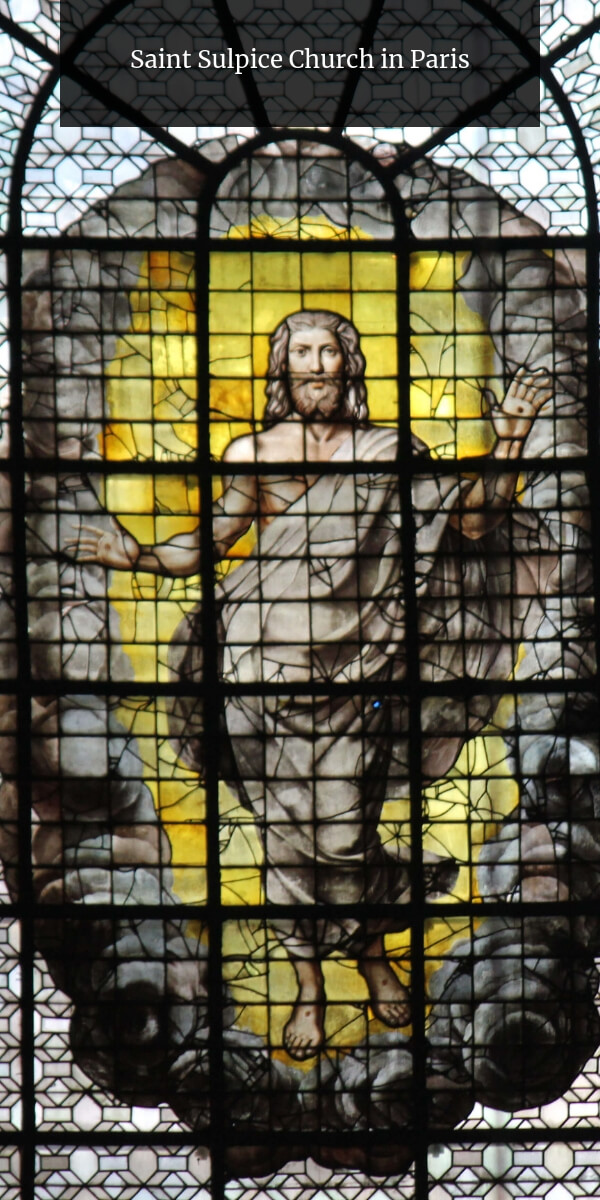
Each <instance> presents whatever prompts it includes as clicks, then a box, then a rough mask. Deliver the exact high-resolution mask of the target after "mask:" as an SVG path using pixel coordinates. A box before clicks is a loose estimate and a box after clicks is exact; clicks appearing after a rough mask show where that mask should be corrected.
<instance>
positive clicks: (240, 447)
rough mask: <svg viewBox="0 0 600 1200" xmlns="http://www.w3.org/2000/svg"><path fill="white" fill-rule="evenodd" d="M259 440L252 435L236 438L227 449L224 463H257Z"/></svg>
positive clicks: (247, 434)
mask: <svg viewBox="0 0 600 1200" xmlns="http://www.w3.org/2000/svg"><path fill="white" fill-rule="evenodd" d="M256 449H257V438H256V437H255V435H254V434H252V433H246V434H244V435H243V436H242V437H239V438H234V440H233V441H232V442H230V443H229V445H228V446H227V447H226V449H225V453H224V454H223V462H233V463H236V462H256Z"/></svg>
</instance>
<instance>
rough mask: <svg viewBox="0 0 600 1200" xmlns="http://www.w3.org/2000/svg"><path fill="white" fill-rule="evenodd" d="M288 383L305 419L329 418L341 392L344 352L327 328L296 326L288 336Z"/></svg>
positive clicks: (296, 407) (341, 396)
mask: <svg viewBox="0 0 600 1200" xmlns="http://www.w3.org/2000/svg"><path fill="white" fill-rule="evenodd" d="M288 386H289V390H290V398H291V401H292V404H293V406H294V410H295V411H296V412H297V413H299V415H300V416H301V417H303V419H304V420H305V421H318V420H321V421H331V420H333V419H334V418H335V417H336V415H337V414H338V413H339V411H340V408H341V405H342V400H343V396H344V387H345V383H344V354H343V351H342V348H341V346H340V343H339V342H338V339H337V337H336V335H335V333H333V332H332V331H331V330H330V329H319V328H316V329H314V328H312V329H310V328H309V329H299V330H296V331H295V332H294V333H292V334H291V336H290V342H289V347H288Z"/></svg>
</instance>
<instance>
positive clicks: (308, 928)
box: [68, 310, 552, 1060]
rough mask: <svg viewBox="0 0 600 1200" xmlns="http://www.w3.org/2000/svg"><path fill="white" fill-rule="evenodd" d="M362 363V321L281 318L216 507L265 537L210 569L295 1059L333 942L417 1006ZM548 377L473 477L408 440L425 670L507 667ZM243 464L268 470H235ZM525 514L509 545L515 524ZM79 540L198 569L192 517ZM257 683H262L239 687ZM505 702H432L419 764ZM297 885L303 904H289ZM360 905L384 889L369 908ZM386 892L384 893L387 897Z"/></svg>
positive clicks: (523, 402)
mask: <svg viewBox="0 0 600 1200" xmlns="http://www.w3.org/2000/svg"><path fill="white" fill-rule="evenodd" d="M364 372H365V360H364V357H363V355H362V353H361V349H360V342H359V335H358V332H357V330H356V329H355V327H354V325H352V323H351V322H350V321H348V320H346V319H345V318H344V317H342V316H340V315H339V314H337V313H333V312H324V311H313V310H311V311H303V312H298V313H295V314H293V315H291V316H288V317H287V318H286V319H285V320H284V321H282V322H281V324H280V325H279V326H278V328H277V329H276V330H275V332H274V333H273V335H272V337H271V355H270V362H269V368H268V378H267V388H266V391H267V405H266V409H265V414H264V420H263V426H262V430H261V431H260V432H257V433H254V434H248V435H245V436H242V437H238V438H236V439H235V440H233V441H232V442H231V443H230V444H229V446H228V447H227V449H226V451H225V454H224V461H225V462H226V463H227V465H228V473H227V475H226V477H225V479H224V489H223V494H222V496H221V498H220V499H219V500H218V501H217V503H216V504H215V507H214V512H213V531H214V545H215V554H216V557H217V558H221V557H223V556H225V555H227V553H228V551H229V550H230V548H231V547H232V546H233V545H234V543H235V542H236V541H237V540H238V538H240V536H241V535H242V534H244V533H245V532H246V531H247V530H248V529H249V527H250V526H251V524H252V523H254V525H255V529H256V537H257V541H256V546H255V549H254V550H253V552H252V553H251V554H250V555H249V556H248V557H247V558H246V559H245V561H244V562H243V563H242V564H241V565H240V566H239V567H237V568H236V569H235V570H232V571H230V572H229V574H228V575H227V576H226V577H225V579H224V581H223V582H222V583H221V584H220V586H219V588H218V589H217V600H218V607H219V622H220V646H219V653H220V673H221V678H222V679H223V681H225V682H227V683H235V684H236V685H238V687H237V689H232V694H229V695H228V696H227V698H226V701H225V722H226V728H227V734H228V738H229V741H230V746H231V750H232V761H233V764H234V766H233V771H232V768H231V767H229V768H228V771H229V772H230V773H231V772H232V773H233V774H234V775H235V779H234V780H233V785H234V786H235V787H236V788H237V789H238V793H239V794H240V795H241V796H242V798H243V800H244V802H245V803H246V804H247V805H248V806H249V807H250V808H251V809H252V811H253V813H254V816H255V820H256V824H257V829H258V832H259V835H260V838H261V840H262V844H263V849H264V880H265V893H266V900H267V904H269V905H277V906H278V907H277V911H276V912H274V914H273V917H272V919H271V921H270V923H271V925H272V927H273V928H274V930H275V932H276V933H277V935H278V937H279V939H280V940H281V942H282V943H283V945H284V946H285V948H286V950H287V952H288V955H289V957H290V960H291V962H292V964H293V967H294V971H295V974H296V979H297V988H298V990H297V997H296V1001H295V1004H294V1006H293V1011H292V1014H291V1016H290V1018H289V1020H288V1022H287V1025H286V1026H285V1030H284V1045H285V1047H286V1049H287V1051H288V1053H289V1054H290V1055H291V1056H292V1057H294V1058H296V1059H299V1060H302V1059H306V1058H309V1057H310V1056H312V1055H314V1054H315V1053H317V1051H318V1050H319V1048H320V1047H321V1046H322V1044H323V1042H324V1037H325V1035H324V1015H325V1007H326V997H325V988H324V979H323V971H322V965H321V964H322V961H323V959H324V958H326V957H327V956H328V955H331V954H332V953H338V952H342V953H343V954H345V955H346V956H347V957H351V958H356V959H357V963H358V970H359V971H360V973H361V975H362V976H363V978H364V979H365V981H366V984H367V988H368V992H369V997H370V1003H371V1007H372V1009H373V1012H374V1013H375V1015H376V1016H377V1017H378V1018H379V1019H380V1020H381V1021H382V1022H384V1024H386V1025H388V1026H390V1027H392V1028H398V1027H401V1026H403V1025H405V1024H407V1023H408V1022H409V1019H410V1006H409V994H408V991H407V989H406V988H405V987H404V986H403V984H402V983H401V982H400V979H399V977H398V976H397V974H396V973H395V971H394V969H393V967H392V964H391V963H390V962H389V960H388V958H387V956H386V951H385V945H384V935H385V933H386V932H390V931H392V930H395V931H398V930H401V929H403V928H405V927H406V920H404V921H403V920H402V918H401V912H402V909H401V907H400V906H401V905H402V903H406V902H407V900H408V899H409V898H410V867H409V864H407V861H406V859H403V858H402V856H401V855H397V856H393V855H392V854H390V853H388V851H387V850H386V849H384V847H383V845H382V842H381V838H380V835H379V832H378V822H379V818H380V814H381V809H382V805H383V803H384V801H385V799H386V796H387V795H390V792H391V791H393V790H394V788H395V791H396V793H397V791H398V787H399V781H400V784H401V782H402V780H404V783H405V782H406V777H407V773H408V768H407V761H408V758H407V714H408V699H407V698H406V694H405V688H406V684H405V685H404V690H403V685H402V681H403V679H405V672H406V661H405V644H406V639H405V623H404V609H405V578H404V576H405V571H404V569H403V561H402V554H403V545H404V544H405V543H403V542H402V540H401V532H402V520H403V519H404V520H406V515H405V514H404V516H403V514H402V504H401V495H400V493H401V489H400V486H399V478H398V469H397V468H395V467H394V462H395V460H396V459H397V453H398V434H397V430H396V429H394V428H391V427H382V426H376V425H374V424H372V423H371V422H370V421H369V415H368V408H367V392H366V387H365V382H364ZM551 394H552V389H551V381H550V378H549V376H548V375H547V374H546V373H545V372H544V371H536V372H531V371H528V370H527V368H523V369H522V370H521V371H519V372H518V373H517V375H516V376H515V378H514V379H513V381H512V382H511V384H510V386H509V388H508V391H507V393H506V396H505V398H504V401H503V403H502V404H496V405H495V406H494V407H492V409H491V418H492V422H493V426H494V431H495V434H496V444H495V446H494V449H493V451H492V455H491V457H492V458H493V460H495V463H494V467H493V469H491V470H488V471H486V472H485V473H484V472H482V473H481V475H479V476H478V477H476V478H473V476H472V475H471V476H470V477H469V478H463V477H461V476H460V475H459V474H458V473H457V472H449V473H448V474H446V475H444V474H443V473H434V472H432V471H429V474H428V467H427V461H428V456H427V450H426V447H425V446H424V445H423V444H422V443H420V442H419V440H418V439H413V451H415V452H416V453H417V454H418V455H419V456H420V457H418V458H416V459H415V462H416V464H417V470H416V473H415V477H414V479H413V485H412V496H413V501H412V504H413V511H412V520H413V522H414V528H415V530H416V536H415V548H414V564H413V565H414V578H415V585H416V593H417V612H418V653H419V662H420V672H421V677H422V678H423V679H425V680H433V681H436V682H443V681H444V680H449V679H452V680H456V679H457V678H461V677H464V676H465V675H470V676H471V677H472V678H488V679H489V678H496V679H498V680H499V681H501V680H502V679H506V678H507V677H508V675H509V674H510V672H511V670H512V669H513V667H514V661H515V657H516V652H517V650H518V643H519V638H521V637H522V636H524V635H525V630H526V625H527V622H528V621H531V619H532V612H533V611H534V609H535V604H536V603H537V597H538V596H539V592H540V588H541V586H543V584H542V583H541V581H540V578H541V573H542V568H541V567H540V564H542V566H543V562H544V555H543V554H542V553H541V550H543V549H546V550H548V549H549V547H548V545H547V544H546V546H545V547H544V544H543V538H544V534H543V526H542V525H541V523H540V522H539V521H538V520H537V518H534V517H533V515H532V514H527V513H525V512H524V511H523V510H522V509H521V506H520V505H518V504H516V503H515V501H514V495H515V489H516V484H517V479H518V464H517V462H516V461H515V460H517V459H518V458H519V456H520V454H521V450H522V446H523V441H524V439H525V437H526V436H527V434H528V432H529V429H530V427H531V424H532V421H533V419H534V418H535V416H536V414H537V412H538V410H539V408H540V407H541V405H542V404H544V403H545V402H546V401H547V400H548V399H549V398H550V396H551ZM248 463H251V464H255V465H256V472H254V471H252V470H250V471H248V470H247V469H246V470H245V471H244V472H243V473H242V472H239V471H236V466H237V464H248ZM325 463H326V464H328V468H327V469H326V470H323V471H321V470H320V464H325ZM378 463H380V464H381V465H380V466H378ZM504 463H506V465H503V464H504ZM513 463H514V466H513ZM281 464H289V467H287V466H285V467H283V466H282V465H281ZM335 464H339V466H340V470H339V471H336V470H335ZM509 513H510V519H509V520H507V514H509ZM519 521H520V522H521V532H520V534H519V547H518V553H515V552H514V548H513V546H512V545H511V538H512V537H514V532H511V531H514V528H515V525H516V524H518V523H519ZM523 530H524V532H523ZM68 544H69V546H70V548H71V549H72V550H73V549H74V550H76V553H77V557H78V559H79V561H81V562H90V563H100V564H102V565H104V566H105V567H110V568H115V569H122V570H128V571H130V570H136V571H146V572H152V573H154V574H156V575H160V576H171V577H182V576H190V575H195V574H197V573H198V571H199V569H200V541H199V532H198V530H196V531H195V532H192V533H190V532H186V533H182V534H181V535H178V536H175V537H173V538H172V539H171V540H169V541H167V542H163V543H160V544H157V545H152V546H143V545H140V544H139V543H138V542H137V541H136V539H135V538H134V537H133V536H132V535H131V534H130V533H128V532H127V531H126V530H125V529H123V527H122V526H121V525H119V524H118V523H117V522H116V521H113V528H112V531H111V532H109V533H106V532H103V531H101V530H99V529H97V528H95V527H93V526H86V525H82V526H81V527H80V528H79V530H78V533H77V536H76V537H74V538H73V539H71V540H70V542H69V543H68ZM547 558H548V559H549V556H547ZM532 564H533V565H532ZM532 597H536V599H535V600H533V599H532ZM520 598H522V600H520ZM538 612H539V607H538ZM188 620H189V619H188ZM190 628H191V630H192V637H191V639H190V646H189V649H188V650H187V651H186V653H188V654H189V656H190V662H192V663H193V661H194V656H196V662H199V661H200V659H199V656H200V654H201V646H200V644H199V642H200V634H199V631H198V626H197V624H196V625H194V620H193V619H192V623H191V626H190ZM194 673H195V672H193V671H192V670H190V672H189V674H190V676H191V675H192V674H194ZM196 678H197V674H196ZM263 682H264V683H267V684H269V683H270V684H276V685H277V688H275V689H269V691H268V693H267V694H265V695H262V696H261V695H260V694H257V691H259V689H257V688H256V686H255V685H256V684H257V683H258V684H260V683H263ZM394 682H398V684H399V686H398V689H397V692H396V693H394V689H393V686H390V685H393V684H394ZM246 684H251V685H254V687H253V688H250V689H248V690H246V691H245V690H244V685H246ZM381 684H384V685H385V686H384V687H381V686H379V688H378V685H381ZM298 685H302V686H301V687H299V686H298ZM312 685H315V688H314V691H311V686H312ZM353 688H355V690H353ZM493 703H494V702H493V698H492V697H490V696H486V697H483V698H481V697H480V698H479V706H478V707H477V705H475V707H474V708H473V709H472V711H471V714H470V717H469V720H468V721H467V722H466V726H467V727H466V728H465V731H464V734H462V735H457V732H456V728H457V725H456V715H455V713H454V706H453V705H449V704H448V701H447V697H446V698H444V697H442V698H440V699H438V698H436V696H430V697H429V698H428V699H426V700H425V701H424V702H423V705H422V712H423V713H424V714H425V718H426V721H425V726H424V727H425V728H427V729H428V730H430V731H431V730H432V731H433V736H431V735H429V734H428V735H427V736H426V737H424V740H423V759H422V765H423V775H424V777H425V778H428V779H430V780H432V779H438V778H443V777H444V775H445V774H446V773H447V771H448V770H449V769H450V767H451V766H452V765H453V763H454V762H455V761H456V758H457V756H458V753H459V752H460V750H461V747H462V745H463V744H464V741H465V740H466V738H467V737H468V736H472V735H473V733H475V732H477V730H478V729H481V727H482V726H483V725H484V723H485V721H486V720H488V719H489V717H490V715H491V712H492V711H493ZM436 705H437V707H436ZM449 709H450V710H452V711H451V712H449ZM187 761H189V756H188V760H187ZM198 769H200V765H199V766H198ZM228 781H229V775H228ZM425 870H426V886H427V870H428V868H426V869H425ZM429 871H430V876H431V879H432V880H433V886H438V885H439V880H440V877H441V875H443V871H441V872H440V870H439V868H438V875H437V881H436V879H435V874H436V870H435V869H434V868H429ZM430 882H431V881H430ZM430 890H431V887H430ZM442 890H444V888H442ZM290 905H294V906H295V909H296V911H295V913H294V914H293V915H290V916H289V917H287V916H286V915H285V909H286V907H287V906H290ZM361 905H366V906H368V905H379V906H380V908H379V911H378V912H376V913H373V912H372V911H371V912H370V913H369V910H368V908H367V909H366V910H365V912H366V915H361ZM382 905H387V906H389V907H387V908H384V909H383V915H382V909H381V906H382ZM392 905H393V906H394V907H392ZM323 906H327V907H326V909H325V908H324V907H323ZM298 912H299V913H300V915H297V914H298Z"/></svg>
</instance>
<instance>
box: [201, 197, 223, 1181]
mask: <svg viewBox="0 0 600 1200" xmlns="http://www.w3.org/2000/svg"><path fill="white" fill-rule="evenodd" d="M209 213H210V209H209V210H208V212H207V213H204V211H203V212H202V215H201V217H200V219H199V228H198V237H197V242H196V254H195V259H196V323H197V325H196V354H197V363H196V371H197V388H198V414H197V420H198V483H199V493H200V574H201V580H202V639H203V649H204V689H205V693H204V694H205V700H204V738H205V762H206V781H205V786H206V834H207V836H206V846H207V885H208V897H207V915H208V936H209V956H208V977H209V997H208V1013H209V1028H210V1041H209V1070H210V1089H209V1094H210V1128H211V1136H210V1152H211V1180H212V1195H213V1198H214V1200H222V1197H223V1194H224V1188H225V1170H226V1162H225V1158H226V1126H227V1115H226V1108H225V1096H224V1091H223V1000H222V993H223V982H222V980H223V970H222V932H223V930H222V915H223V914H222V909H221V871H220V863H219V713H220V711H221V685H220V677H219V663H218V644H217V611H216V603H215V579H214V545H213V525H212V472H211V453H210V379H209V353H210V349H209V287H210V255H209V243H208V234H207V230H206V221H207V220H208V216H209ZM210 696H212V697H214V703H210V702H209V700H208V697H210Z"/></svg>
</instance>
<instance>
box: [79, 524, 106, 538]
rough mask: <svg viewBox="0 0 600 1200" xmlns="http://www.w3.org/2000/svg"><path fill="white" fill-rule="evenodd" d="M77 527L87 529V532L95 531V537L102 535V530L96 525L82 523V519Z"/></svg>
mask: <svg viewBox="0 0 600 1200" xmlns="http://www.w3.org/2000/svg"><path fill="white" fill-rule="evenodd" d="M79 528H80V529H87V531H88V533H95V534H96V536H97V537H104V530H103V529H99V528H98V526H97V525H84V523H83V521H82V523H81V525H80V526H79Z"/></svg>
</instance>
